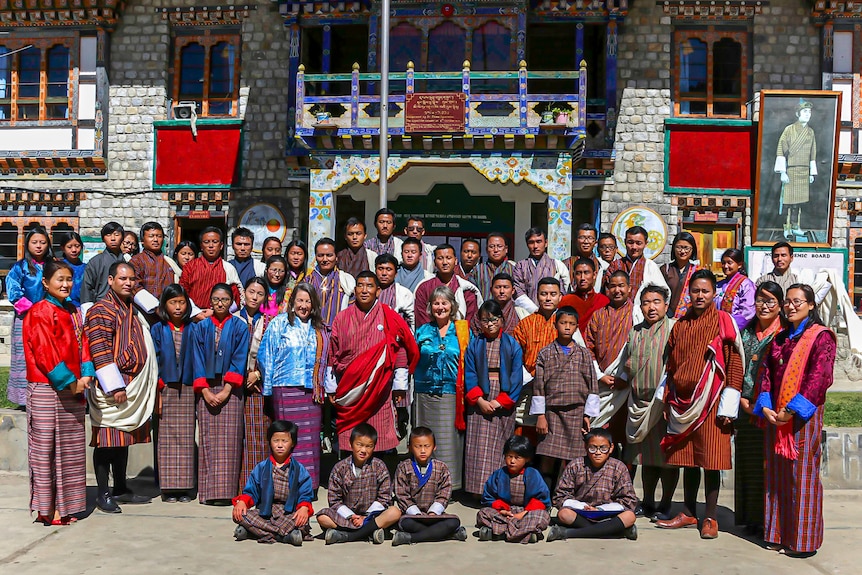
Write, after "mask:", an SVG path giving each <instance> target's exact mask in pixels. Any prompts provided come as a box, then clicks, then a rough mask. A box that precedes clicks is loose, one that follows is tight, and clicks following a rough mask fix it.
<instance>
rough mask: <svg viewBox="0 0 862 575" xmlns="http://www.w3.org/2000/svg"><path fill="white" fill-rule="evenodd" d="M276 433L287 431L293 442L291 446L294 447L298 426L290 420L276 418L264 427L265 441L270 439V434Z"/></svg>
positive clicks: (297, 436)
mask: <svg viewBox="0 0 862 575" xmlns="http://www.w3.org/2000/svg"><path fill="white" fill-rule="evenodd" d="M276 433H289V434H290V441H291V442H293V447H294V448H295V447H296V442H297V439H298V438H299V427H298V426H297V425H296V424H295V423H294V422H292V421H287V420H285V419H276V420H275V421H273V422H272V423H270V424H269V427H267V428H266V441H267V443H269V441H271V440H272V436H273V435H275V434H276Z"/></svg>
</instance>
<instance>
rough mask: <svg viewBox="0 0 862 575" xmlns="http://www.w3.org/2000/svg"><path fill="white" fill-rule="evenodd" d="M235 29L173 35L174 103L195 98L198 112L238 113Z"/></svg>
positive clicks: (237, 48) (237, 35)
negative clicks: (198, 34)
mask: <svg viewBox="0 0 862 575" xmlns="http://www.w3.org/2000/svg"><path fill="white" fill-rule="evenodd" d="M240 42H241V37H240V35H239V33H235V34H229V33H224V34H214V33H213V34H211V33H210V31H207V32H206V33H205V34H204V35H202V36H177V37H176V38H175V39H174V59H173V78H174V81H173V97H174V103H179V102H195V103H197V113H198V115H199V116H202V117H206V116H236V115H238V114H239V72H240V54H239V52H240Z"/></svg>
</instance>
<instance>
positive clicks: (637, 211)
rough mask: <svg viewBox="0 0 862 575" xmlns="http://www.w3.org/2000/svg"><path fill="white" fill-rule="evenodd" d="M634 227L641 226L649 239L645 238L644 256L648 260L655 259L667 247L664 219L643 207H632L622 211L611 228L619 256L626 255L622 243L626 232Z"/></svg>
mask: <svg viewBox="0 0 862 575" xmlns="http://www.w3.org/2000/svg"><path fill="white" fill-rule="evenodd" d="M634 226H641V227H642V228H644V229H646V231H647V233H648V234H649V237H647V245H646V248H645V249H644V255H645V256H646V257H648V258H650V259H655V257H656V256H657V255H659V254H660V253H661V252H662V251H663V250H664V247H665V246H666V245H667V225H666V224H665V223H664V219H663V218H662V217H661V216H660V215H658V214H657V213H656V212H655V211H653V210H651V209H649V208H647V207H645V206H632V207H630V208H626V209H625V210H623V211H622V212H621V213H620V215H618V216H617V217H616V219H615V220H614V223H613V225H612V226H611V233H612V234H614V235H615V236H616V237H617V244H618V245H619V248H618V251H619V253H620V255H621V256H624V255H625V253H626V251H625V250H626V246H625V243H624V242H625V238H626V230H627V229H629V228H631V227H634Z"/></svg>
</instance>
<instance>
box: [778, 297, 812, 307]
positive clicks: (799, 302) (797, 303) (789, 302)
mask: <svg viewBox="0 0 862 575" xmlns="http://www.w3.org/2000/svg"><path fill="white" fill-rule="evenodd" d="M807 303H808V302H807V301H806V300H804V299H786V300H784V307H793V308H800V307H802V306H804V305H805V304H807Z"/></svg>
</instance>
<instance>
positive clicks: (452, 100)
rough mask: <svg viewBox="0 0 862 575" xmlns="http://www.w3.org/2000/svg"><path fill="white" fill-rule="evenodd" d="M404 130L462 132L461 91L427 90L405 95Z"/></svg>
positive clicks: (463, 119) (463, 124) (413, 131)
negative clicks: (426, 91)
mask: <svg viewBox="0 0 862 575" xmlns="http://www.w3.org/2000/svg"><path fill="white" fill-rule="evenodd" d="M404 98H405V110H404V132H406V133H425V134H433V133H437V134H441V133H450V132H463V131H464V126H465V116H464V113H465V112H464V105H465V104H464V103H465V101H466V96H465V95H464V93H463V92H428V93H419V94H407V95H406V96H405V97H404Z"/></svg>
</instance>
